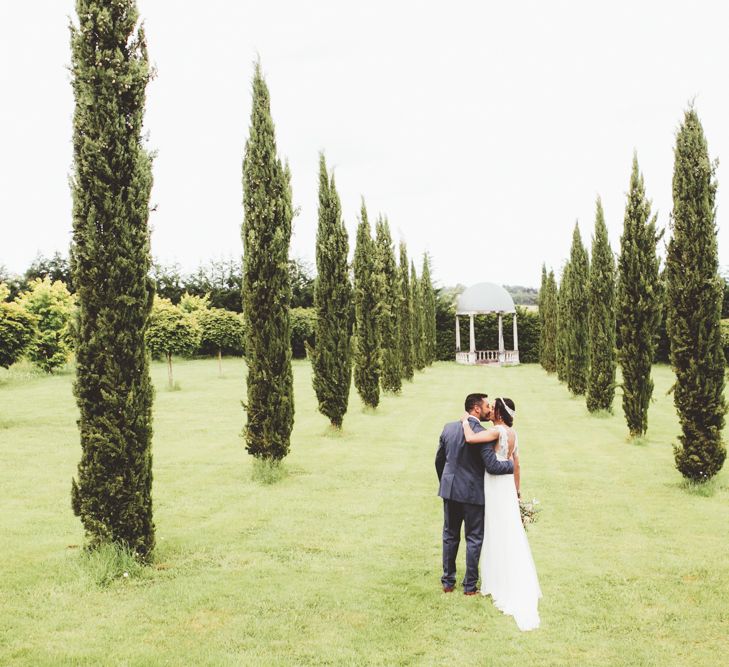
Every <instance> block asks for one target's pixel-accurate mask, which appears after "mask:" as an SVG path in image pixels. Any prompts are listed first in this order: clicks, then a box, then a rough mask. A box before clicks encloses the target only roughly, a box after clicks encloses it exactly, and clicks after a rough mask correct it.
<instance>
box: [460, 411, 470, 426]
mask: <svg viewBox="0 0 729 667" xmlns="http://www.w3.org/2000/svg"><path fill="white" fill-rule="evenodd" d="M470 416H471V415H469V414H468V413H467V412H464V413H463V414H462V415H461V419H460V422H461V424H462V423H463V422H465V421H468V418H469V417H470Z"/></svg>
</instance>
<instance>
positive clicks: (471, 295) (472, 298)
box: [456, 283, 519, 366]
mask: <svg viewBox="0 0 729 667" xmlns="http://www.w3.org/2000/svg"><path fill="white" fill-rule="evenodd" d="M489 313H497V314H498V316H499V349H498V350H477V349H476V334H475V331H474V328H473V318H474V316H476V315H488V314H489ZM510 314H513V316H514V318H513V324H514V349H513V350H505V349H504V323H503V317H504V315H510ZM462 315H468V318H469V334H470V335H469V342H470V345H469V347H468V352H462V351H461V328H460V322H459V317H460V316H462ZM456 361H457V362H458V363H459V364H496V365H499V366H511V365H516V364H518V363H519V338H518V334H517V330H516V308H515V307H514V300H513V299H512V298H511V295H510V294H509V293H508V292H507V291H506V290H505V289H504V288H503V287H501V286H500V285H496V284H494V283H478V284H477V285H473V286H472V287H469V288H468V289H467V290H466V291H465V292H463V294H461V295H460V296H459V297H458V301H457V303H456Z"/></svg>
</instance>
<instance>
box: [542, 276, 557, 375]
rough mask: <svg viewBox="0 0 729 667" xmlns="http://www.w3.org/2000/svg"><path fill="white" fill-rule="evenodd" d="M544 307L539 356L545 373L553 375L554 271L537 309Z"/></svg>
mask: <svg viewBox="0 0 729 667" xmlns="http://www.w3.org/2000/svg"><path fill="white" fill-rule="evenodd" d="M542 307H544V321H543V323H542V329H541V332H542V333H543V338H542V340H541V342H540V348H539V350H540V354H541V355H542V366H543V367H544V370H545V371H547V373H554V372H555V371H556V370H557V307H558V305H557V283H556V281H555V279H554V271H551V270H550V272H549V274H548V276H547V283H546V293H545V296H544V300H543V302H542V300H540V302H539V309H540V311H541V309H542Z"/></svg>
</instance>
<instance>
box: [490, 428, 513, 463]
mask: <svg viewBox="0 0 729 667" xmlns="http://www.w3.org/2000/svg"><path fill="white" fill-rule="evenodd" d="M494 428H496V429H498V431H499V444H498V446H497V447H495V448H494V451H495V452H496V458H497V459H499V461H507V460H508V459H509V432H508V430H507V428H506V426H503V425H501V424H499V425H498V426H494ZM518 453H519V436H518V435H517V433H516V431H514V454H518Z"/></svg>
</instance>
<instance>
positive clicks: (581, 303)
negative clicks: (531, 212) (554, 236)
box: [567, 224, 590, 396]
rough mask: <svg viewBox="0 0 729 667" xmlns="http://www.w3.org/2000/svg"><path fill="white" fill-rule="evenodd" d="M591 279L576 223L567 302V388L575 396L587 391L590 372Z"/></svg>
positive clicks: (585, 251)
mask: <svg viewBox="0 0 729 667" xmlns="http://www.w3.org/2000/svg"><path fill="white" fill-rule="evenodd" d="M589 276H590V263H589V260H588V257H587V250H585V246H583V245H582V238H581V236H580V228H579V226H578V225H577V224H575V230H574V232H573V234H572V249H571V251H570V289H569V296H568V299H567V308H568V310H569V323H570V326H569V330H568V331H567V340H568V349H567V354H568V356H569V363H568V365H567V388H568V389H569V390H570V391H571V392H572V393H573V394H575V395H576V396H582V395H583V394H584V393H585V392H586V391H587V372H588V369H589V364H590V356H589V355H590V352H589V345H590V339H589V335H588V327H587V313H588V305H589V302H588V294H587V283H588V280H589Z"/></svg>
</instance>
